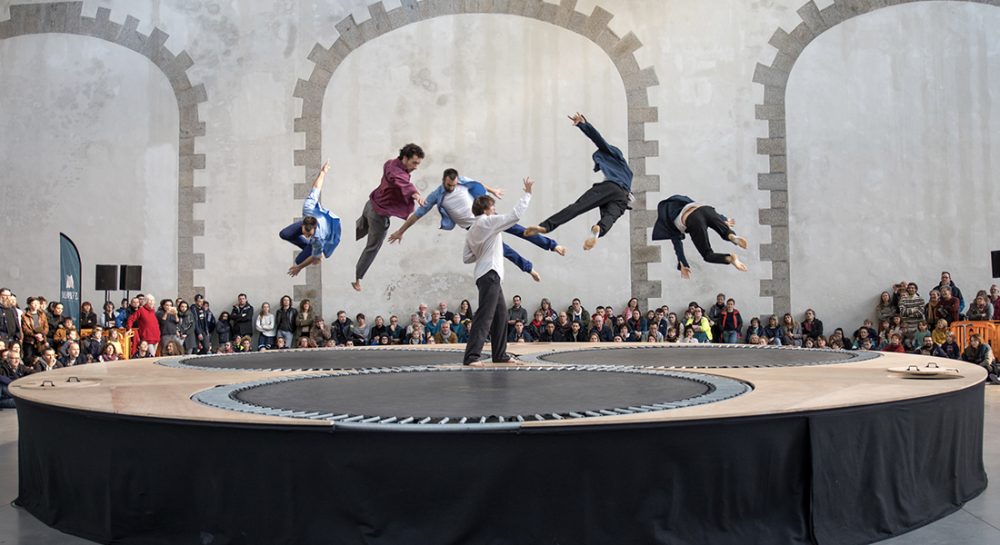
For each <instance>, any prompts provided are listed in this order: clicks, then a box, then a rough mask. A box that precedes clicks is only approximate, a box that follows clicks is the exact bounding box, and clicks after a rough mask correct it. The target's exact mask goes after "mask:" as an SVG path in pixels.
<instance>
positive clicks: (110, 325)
mask: <svg viewBox="0 0 1000 545" xmlns="http://www.w3.org/2000/svg"><path fill="white" fill-rule="evenodd" d="M117 322H118V319H117V316H116V313H115V304H114V303H112V302H111V301H105V302H104V309H103V311H102V312H101V316H100V317H98V319H97V323H98V324H99V325H100V326H101V327H103V328H104V329H114V328H116V327H118V325H117Z"/></svg>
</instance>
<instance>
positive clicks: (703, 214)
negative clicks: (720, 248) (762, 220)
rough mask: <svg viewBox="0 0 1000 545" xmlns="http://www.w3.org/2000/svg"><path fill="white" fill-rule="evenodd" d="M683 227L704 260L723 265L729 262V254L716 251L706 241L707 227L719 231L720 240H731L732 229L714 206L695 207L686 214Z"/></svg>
mask: <svg viewBox="0 0 1000 545" xmlns="http://www.w3.org/2000/svg"><path fill="white" fill-rule="evenodd" d="M684 227H685V228H686V230H687V233H688V235H690V236H691V242H693V243H694V247H695V248H697V249H698V253H700V254H701V257H703V258H705V261H707V262H709V263H720V264H724V265H725V264H729V254H719V253H716V252H715V251H714V250H712V244H711V243H710V242H709V241H708V230H709V229H711V230H713V231H715V232H716V233H719V236H720V237H722V240H725V241H726V242H731V241H730V240H729V235H731V234H733V231H732V229H730V228H729V226H728V225H726V220H724V219H723V218H722V216H720V215H719V213H718V212H716V211H715V209H714V208H712V207H711V206H701V207H698V208H696V209H695V211H694V212H691V215H689V216H688V218H687V222H686V223H685V224H684Z"/></svg>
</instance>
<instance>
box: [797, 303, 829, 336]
mask: <svg viewBox="0 0 1000 545" xmlns="http://www.w3.org/2000/svg"><path fill="white" fill-rule="evenodd" d="M800 325H801V326H802V335H803V336H805V337H809V338H811V339H815V338H816V337H819V336H820V335H822V334H823V322H822V321H821V320H819V319H818V318H816V312H815V311H814V310H813V309H811V308H810V309H807V310H806V317H805V319H804V320H802V324H800Z"/></svg>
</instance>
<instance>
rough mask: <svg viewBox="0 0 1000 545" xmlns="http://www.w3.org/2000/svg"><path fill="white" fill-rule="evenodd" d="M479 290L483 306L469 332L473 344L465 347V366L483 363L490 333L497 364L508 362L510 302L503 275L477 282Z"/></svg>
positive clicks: (470, 341) (495, 275)
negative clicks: (504, 294) (484, 345)
mask: <svg viewBox="0 0 1000 545" xmlns="http://www.w3.org/2000/svg"><path fill="white" fill-rule="evenodd" d="M476 287H477V288H479V307H478V308H476V315H475V316H473V318H472V330H471V331H470V332H469V342H468V344H466V345H465V358H463V359H462V362H463V363H464V364H465V365H469V364H470V363H475V362H478V361H479V357H480V355H481V353H482V350H483V344H485V343H486V334H487V333H489V334H490V346H491V348H492V356H493V361H494V362H502V361H506V360H507V303H505V302H504V296H503V287H502V286H501V285H500V275H499V274H497V272H496V271H490V272H488V273H486V274H484V275H482V276H480V277H479V278H478V279H477V280H476Z"/></svg>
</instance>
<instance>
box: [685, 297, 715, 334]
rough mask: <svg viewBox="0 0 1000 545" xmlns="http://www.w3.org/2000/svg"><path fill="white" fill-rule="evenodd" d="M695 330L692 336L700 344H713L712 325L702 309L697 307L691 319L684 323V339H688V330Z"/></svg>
mask: <svg viewBox="0 0 1000 545" xmlns="http://www.w3.org/2000/svg"><path fill="white" fill-rule="evenodd" d="M688 329H693V330H694V333H692V335H693V336H694V338H695V339H698V342H700V343H709V342H712V325H711V323H710V322H709V320H708V318H707V317H705V315H704V314H703V311H702V310H701V307H698V306H696V307H695V308H694V311H693V314H692V316H691V318H690V319H688V320H687V321H685V322H684V338H685V339H686V338H687V337H688V335H687V330H688Z"/></svg>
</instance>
